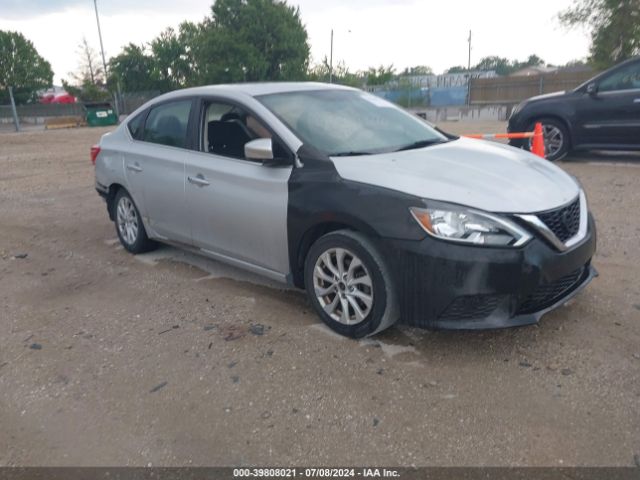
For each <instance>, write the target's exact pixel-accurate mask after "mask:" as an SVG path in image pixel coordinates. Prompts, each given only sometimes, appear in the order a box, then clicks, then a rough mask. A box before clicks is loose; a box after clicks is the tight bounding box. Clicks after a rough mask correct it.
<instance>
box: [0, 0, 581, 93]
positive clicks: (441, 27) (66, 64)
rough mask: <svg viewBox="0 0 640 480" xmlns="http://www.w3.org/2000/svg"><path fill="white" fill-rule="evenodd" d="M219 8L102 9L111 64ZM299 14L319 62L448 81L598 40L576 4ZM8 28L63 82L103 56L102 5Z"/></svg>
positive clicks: (8, 22)
mask: <svg viewBox="0 0 640 480" xmlns="http://www.w3.org/2000/svg"><path fill="white" fill-rule="evenodd" d="M211 3H212V0H98V8H99V9H100V19H101V23H102V35H103V40H104V44H105V45H104V46H105V53H106V55H107V59H108V57H109V56H111V55H116V54H117V53H118V52H119V51H120V48H121V47H122V46H123V45H126V44H127V43H129V42H134V43H137V44H142V43H145V42H148V41H150V40H151V39H153V38H154V37H155V36H156V35H157V34H158V33H160V32H161V31H162V30H164V29H165V28H167V27H169V26H173V27H176V26H177V25H178V24H180V23H181V22H182V21H184V20H190V21H200V20H201V19H202V18H204V17H205V16H206V15H208V14H209V12H210V5H211ZM289 3H291V4H294V5H299V7H300V11H301V15H302V20H303V22H304V24H305V25H306V27H307V31H308V32H309V37H310V43H311V52H312V56H313V60H315V61H319V60H321V59H322V57H323V56H324V55H327V56H328V55H329V47H330V32H331V29H332V28H333V29H334V35H335V37H334V61H336V62H337V61H339V60H344V61H345V62H346V64H347V65H348V66H349V67H350V69H351V70H358V69H365V68H367V67H369V66H373V65H380V64H385V65H388V64H394V65H395V66H396V67H397V68H398V69H403V68H405V67H407V66H413V65H429V66H430V67H431V68H433V69H434V70H435V71H436V72H442V71H443V70H445V69H446V68H448V67H451V66H453V65H466V63H467V37H468V32H469V29H471V30H472V31H473V42H472V44H473V50H472V59H471V61H472V63H475V62H477V60H479V59H480V58H481V57H483V56H487V55H499V56H501V57H508V58H518V59H525V58H526V57H527V56H528V55H529V54H532V53H535V54H537V55H539V56H540V57H542V58H543V59H544V60H545V61H547V62H549V63H554V64H562V63H566V62H567V61H569V60H573V59H579V58H584V57H586V55H587V54H588V45H589V37H588V34H587V33H586V32H585V31H583V30H579V29H578V30H575V31H570V32H567V31H566V30H565V29H564V28H563V27H562V26H561V25H560V24H559V23H558V21H557V19H556V15H557V12H558V11H559V10H562V9H564V8H566V7H567V6H569V5H570V4H571V3H572V0H537V1H534V2H532V1H530V0H527V1H524V0H483V1H478V0H446V1H438V0H349V1H347V0H290V2H289ZM0 29H1V30H17V31H19V32H21V33H22V34H23V35H25V36H26V37H27V38H29V39H30V40H31V41H33V43H34V44H35V46H36V48H37V49H38V52H39V53H40V54H41V55H42V56H43V57H45V58H46V59H47V60H49V62H51V64H52V66H53V70H54V72H55V83H57V84H60V81H61V79H62V78H68V76H69V73H70V72H73V71H75V70H76V69H77V64H78V56H77V45H78V44H79V43H80V41H81V39H82V37H83V36H86V37H87V40H88V41H89V43H90V44H91V45H92V46H93V47H94V48H95V49H96V51H99V40H98V34H97V30H96V20H95V13H94V10H93V1H92V0H0Z"/></svg>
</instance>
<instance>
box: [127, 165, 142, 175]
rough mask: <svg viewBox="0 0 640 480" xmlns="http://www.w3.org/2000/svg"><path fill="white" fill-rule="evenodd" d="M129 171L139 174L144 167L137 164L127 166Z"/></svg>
mask: <svg viewBox="0 0 640 480" xmlns="http://www.w3.org/2000/svg"><path fill="white" fill-rule="evenodd" d="M127 170H131V171H132V172H138V173H139V172H141V171H142V167H141V166H140V165H138V164H137V163H136V164H134V165H127Z"/></svg>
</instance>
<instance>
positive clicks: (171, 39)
mask: <svg viewBox="0 0 640 480" xmlns="http://www.w3.org/2000/svg"><path fill="white" fill-rule="evenodd" d="M189 25H191V24H188V23H184V24H183V26H182V27H181V28H189ZM192 41H193V40H192V39H189V41H188V40H187V39H186V38H185V36H184V35H182V34H181V33H176V32H175V30H174V29H173V28H167V29H166V30H165V31H164V32H162V33H161V34H160V35H159V36H158V37H157V38H156V39H154V40H153V41H152V42H151V43H150V47H151V54H152V57H153V60H154V62H153V70H152V72H151V77H152V78H153V79H154V80H155V81H156V83H157V85H158V88H159V89H160V90H161V91H163V92H166V91H169V90H175V89H177V88H183V87H186V86H187V85H188V84H189V83H190V81H191V79H192V78H193V77H195V76H197V72H194V71H193V68H192V67H193V65H192V63H191V62H190V56H189V55H188V51H189V49H190V48H191V47H192V46H191V45H189V43H190V42H192ZM202 61H203V62H205V61H207V59H206V58H203V59H202Z"/></svg>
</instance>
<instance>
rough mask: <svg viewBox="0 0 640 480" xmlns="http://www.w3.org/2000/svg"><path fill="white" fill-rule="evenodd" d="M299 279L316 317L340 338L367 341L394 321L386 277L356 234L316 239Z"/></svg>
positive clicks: (370, 244)
mask: <svg viewBox="0 0 640 480" xmlns="http://www.w3.org/2000/svg"><path fill="white" fill-rule="evenodd" d="M304 274H305V275H304V276H305V286H306V290H307V295H308V296H309V300H310V301H311V303H312V305H313V307H314V308H315V310H316V312H317V313H318V315H319V316H320V318H322V321H323V322H324V323H325V324H327V326H329V328H331V329H332V330H334V331H335V332H337V333H339V334H341V335H345V336H347V337H351V338H362V337H365V336H368V335H373V334H375V333H378V332H380V331H382V330H384V329H386V328H388V327H390V326H391V325H393V324H394V323H395V322H396V320H397V318H398V308H397V302H396V296H395V293H394V289H393V285H392V281H391V274H390V272H389V270H388V269H387V267H386V265H385V263H384V261H383V260H382V256H381V255H380V253H379V252H378V250H377V248H376V247H375V245H374V244H373V242H371V240H369V239H368V238H367V237H365V236H364V235H362V234H360V233H356V232H352V231H350V230H339V231H337V232H332V233H328V234H327V235H324V236H323V237H321V238H320V239H318V240H317V241H316V242H315V243H314V244H313V245H312V247H311V249H310V250H309V254H308V255H307V258H306V261H305V272H304Z"/></svg>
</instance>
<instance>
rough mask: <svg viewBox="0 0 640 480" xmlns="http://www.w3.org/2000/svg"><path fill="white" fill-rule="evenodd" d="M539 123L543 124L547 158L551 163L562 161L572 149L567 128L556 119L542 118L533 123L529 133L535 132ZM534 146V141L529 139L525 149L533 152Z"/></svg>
mask: <svg viewBox="0 0 640 480" xmlns="http://www.w3.org/2000/svg"><path fill="white" fill-rule="evenodd" d="M538 122H539V123H542V131H543V133H544V151H545V158H546V159H547V160H549V161H551V162H555V161H556V160H561V159H562V158H564V157H565V156H566V155H567V153H569V150H570V147H571V144H570V140H569V131H568V130H567V127H566V126H565V125H564V123H562V122H561V121H560V120H556V119H555V118H541V119H539V120H536V121H535V122H533V123H531V125H530V126H529V129H528V131H529V132H533V130H534V129H535V127H536V123H538ZM532 144H533V139H529V141H526V142H525V143H524V147H525V148H526V149H527V150H529V151H531V145H532Z"/></svg>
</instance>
